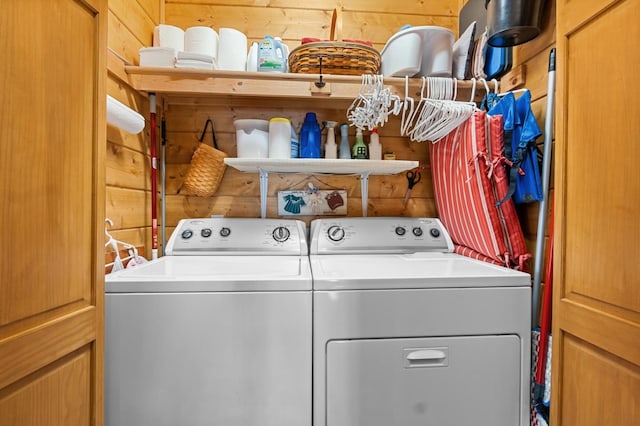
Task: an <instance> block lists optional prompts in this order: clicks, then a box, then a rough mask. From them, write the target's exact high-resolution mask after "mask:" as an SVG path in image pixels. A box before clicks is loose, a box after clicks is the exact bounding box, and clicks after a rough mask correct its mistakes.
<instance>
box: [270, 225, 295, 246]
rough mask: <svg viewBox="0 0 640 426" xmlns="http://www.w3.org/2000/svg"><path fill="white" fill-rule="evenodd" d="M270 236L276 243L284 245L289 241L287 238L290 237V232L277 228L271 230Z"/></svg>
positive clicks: (281, 227) (282, 227)
mask: <svg viewBox="0 0 640 426" xmlns="http://www.w3.org/2000/svg"><path fill="white" fill-rule="evenodd" d="M271 235H272V236H273V239H274V240H276V241H277V242H279V243H284V242H285V241H287V240H288V239H289V236H291V231H289V230H288V229H287V228H285V227H284V226H278V227H277V228H276V229H274V230H273V232H272V233H271Z"/></svg>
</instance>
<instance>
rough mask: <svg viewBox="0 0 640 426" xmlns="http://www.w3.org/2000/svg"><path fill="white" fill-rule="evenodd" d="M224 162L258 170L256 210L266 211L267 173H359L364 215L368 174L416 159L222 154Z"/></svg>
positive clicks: (407, 166) (411, 164)
mask: <svg viewBox="0 0 640 426" xmlns="http://www.w3.org/2000/svg"><path fill="white" fill-rule="evenodd" d="M224 162H225V164H227V165H229V166H231V167H233V168H235V169H238V170H240V171H241V172H246V173H259V174H260V214H261V216H262V217H266V214H267V188H268V186H269V173H305V174H320V173H326V174H347V175H360V192H361V193H362V215H363V216H366V215H367V203H368V197H369V176H370V175H394V174H397V173H400V172H403V171H406V170H411V169H415V168H416V167H418V166H419V164H420V162H419V161H404V160H328V159H324V158H291V159H275V158H225V159H224Z"/></svg>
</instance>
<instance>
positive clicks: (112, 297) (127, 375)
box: [105, 218, 312, 426]
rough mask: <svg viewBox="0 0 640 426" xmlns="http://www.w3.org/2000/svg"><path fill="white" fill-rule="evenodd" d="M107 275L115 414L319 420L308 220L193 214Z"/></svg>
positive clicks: (109, 394) (185, 420)
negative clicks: (153, 248)
mask: <svg viewBox="0 0 640 426" xmlns="http://www.w3.org/2000/svg"><path fill="white" fill-rule="evenodd" d="M166 253H167V255H166V256H164V257H162V258H160V259H158V260H155V261H152V262H149V263H146V264H143V265H141V266H137V267H135V268H132V269H127V270H124V271H121V272H118V273H115V274H112V275H109V276H107V279H106V302H105V305H106V313H105V317H106V337H105V383H106V385H105V420H106V425H107V426H134V425H135V426H177V425H189V426H204V425H207V426H230V425H236V426H254V425H260V426H301V425H302V426H304V425H311V402H312V401H311V358H312V353H311V346H312V336H311V333H312V328H311V320H312V318H311V311H312V300H311V286H312V284H311V271H310V268H309V260H308V240H307V229H306V226H305V224H304V223H303V222H301V221H296V220H278V219H228V218H221V219H217V218H215V219H189V220H182V221H180V223H179V224H178V226H177V228H176V229H175V231H174V232H173V234H172V236H171V238H170V240H169V242H168V244H167V249H166Z"/></svg>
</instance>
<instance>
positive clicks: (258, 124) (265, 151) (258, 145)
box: [233, 119, 269, 158]
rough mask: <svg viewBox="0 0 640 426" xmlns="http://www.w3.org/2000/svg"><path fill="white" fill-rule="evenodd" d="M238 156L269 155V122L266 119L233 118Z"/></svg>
mask: <svg viewBox="0 0 640 426" xmlns="http://www.w3.org/2000/svg"><path fill="white" fill-rule="evenodd" d="M233 124H234V125H235V126H236V144H237V148H238V158H268V157H269V122H268V121H267V120H256V119H243V120H235V121H234V122H233Z"/></svg>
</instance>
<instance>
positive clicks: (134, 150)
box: [105, 0, 164, 254]
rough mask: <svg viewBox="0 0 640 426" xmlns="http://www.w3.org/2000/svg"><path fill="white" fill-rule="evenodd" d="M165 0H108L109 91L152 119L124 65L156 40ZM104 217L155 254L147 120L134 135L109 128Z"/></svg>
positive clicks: (121, 236) (122, 236) (117, 232)
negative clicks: (156, 31)
mask: <svg viewBox="0 0 640 426" xmlns="http://www.w3.org/2000/svg"><path fill="white" fill-rule="evenodd" d="M163 10H164V1H163V0H109V36H108V49H109V51H108V78H107V93H108V94H109V95H111V96H112V97H114V98H115V99H117V100H119V101H120V102H122V103H124V104H125V105H128V106H129V107H131V108H132V109H134V110H135V111H138V112H139V113H140V114H142V115H143V116H145V118H146V117H148V114H149V102H148V99H147V98H145V97H144V96H142V95H140V94H139V93H137V92H136V91H135V90H133V89H131V88H130V87H129V86H128V85H127V83H126V81H127V78H126V75H125V73H124V65H126V64H136V65H137V64H138V50H139V49H140V48H141V47H144V46H150V45H151V44H152V36H153V28H154V27H155V26H156V25H157V24H158V23H160V22H161V16H162V13H163ZM106 169H107V170H106V183H107V186H106V212H105V215H106V217H108V218H110V219H111V220H112V221H113V226H112V227H109V229H110V233H111V234H112V235H113V236H114V237H115V238H116V239H118V240H120V241H124V242H127V243H129V244H131V245H134V246H138V247H146V250H145V252H146V253H147V254H149V253H151V230H150V226H151V213H150V209H151V207H150V200H151V194H150V187H151V184H150V160H149V123H148V122H147V124H146V126H145V129H144V131H143V132H141V133H139V134H137V135H132V134H130V133H127V132H125V131H123V130H120V129H118V128H116V127H113V126H108V128H107V155H106Z"/></svg>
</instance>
